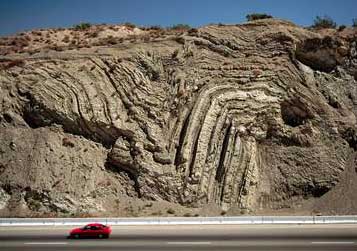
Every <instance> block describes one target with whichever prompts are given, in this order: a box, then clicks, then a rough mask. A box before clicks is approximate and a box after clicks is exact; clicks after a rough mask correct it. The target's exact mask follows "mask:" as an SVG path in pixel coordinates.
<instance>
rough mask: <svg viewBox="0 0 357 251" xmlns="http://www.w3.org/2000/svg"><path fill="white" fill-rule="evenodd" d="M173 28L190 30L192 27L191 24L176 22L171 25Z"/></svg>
mask: <svg viewBox="0 0 357 251" xmlns="http://www.w3.org/2000/svg"><path fill="white" fill-rule="evenodd" d="M171 29H173V30H189V29H191V26H189V25H188V24H175V25H174V26H172V27H171Z"/></svg>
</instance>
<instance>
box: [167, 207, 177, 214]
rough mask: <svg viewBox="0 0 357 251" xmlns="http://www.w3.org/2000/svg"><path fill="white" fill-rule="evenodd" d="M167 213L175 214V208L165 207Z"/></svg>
mask: <svg viewBox="0 0 357 251" xmlns="http://www.w3.org/2000/svg"><path fill="white" fill-rule="evenodd" d="M167 213H168V214H175V210H174V209H172V208H169V209H167Z"/></svg>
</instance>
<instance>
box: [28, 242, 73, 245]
mask: <svg viewBox="0 0 357 251" xmlns="http://www.w3.org/2000/svg"><path fill="white" fill-rule="evenodd" d="M24 244H25V245H67V244H68V242H25V243H24Z"/></svg>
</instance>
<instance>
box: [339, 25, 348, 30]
mask: <svg viewBox="0 0 357 251" xmlns="http://www.w3.org/2000/svg"><path fill="white" fill-rule="evenodd" d="M344 29H346V25H340V26H339V27H338V31H343V30H344Z"/></svg>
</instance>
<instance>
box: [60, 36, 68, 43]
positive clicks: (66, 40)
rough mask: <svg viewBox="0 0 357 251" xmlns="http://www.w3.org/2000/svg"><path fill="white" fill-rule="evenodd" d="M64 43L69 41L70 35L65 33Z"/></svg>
mask: <svg viewBox="0 0 357 251" xmlns="http://www.w3.org/2000/svg"><path fill="white" fill-rule="evenodd" d="M62 42H63V43H69V36H68V35H65V36H64V38H63V39H62Z"/></svg>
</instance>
